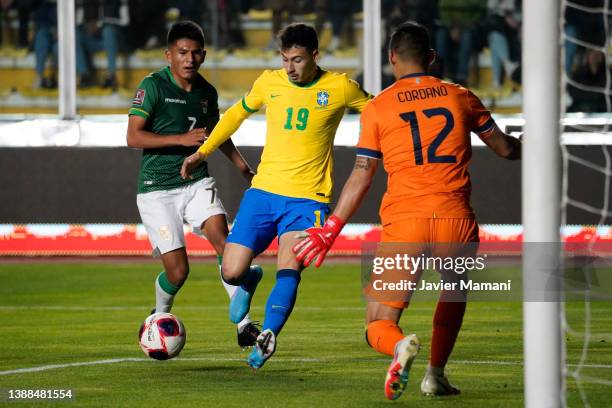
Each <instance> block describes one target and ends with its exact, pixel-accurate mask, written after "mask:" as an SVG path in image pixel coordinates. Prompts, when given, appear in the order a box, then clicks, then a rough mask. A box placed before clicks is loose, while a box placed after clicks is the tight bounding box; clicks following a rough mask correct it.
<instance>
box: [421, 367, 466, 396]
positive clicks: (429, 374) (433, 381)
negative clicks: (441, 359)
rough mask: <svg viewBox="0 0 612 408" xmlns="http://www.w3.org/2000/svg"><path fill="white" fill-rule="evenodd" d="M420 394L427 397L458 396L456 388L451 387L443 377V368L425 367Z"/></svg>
mask: <svg viewBox="0 0 612 408" xmlns="http://www.w3.org/2000/svg"><path fill="white" fill-rule="evenodd" d="M421 392H422V393H423V395H427V396H443V395H458V394H460V393H461V391H459V389H458V388H455V387H453V386H452V385H451V383H450V382H449V381H448V378H446V375H444V368H439V367H432V366H431V365H429V366H427V371H425V377H423V381H421Z"/></svg>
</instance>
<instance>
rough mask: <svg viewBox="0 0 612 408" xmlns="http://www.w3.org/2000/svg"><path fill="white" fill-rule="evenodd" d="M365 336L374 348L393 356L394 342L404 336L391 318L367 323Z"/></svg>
mask: <svg viewBox="0 0 612 408" xmlns="http://www.w3.org/2000/svg"><path fill="white" fill-rule="evenodd" d="M366 337H367V339H368V344H369V345H370V347H372V348H373V349H374V350H376V351H379V352H381V353H383V354H386V355H388V356H393V352H394V351H395V344H396V343H397V342H398V341H400V340H402V339H403V338H404V333H402V329H400V327H399V326H398V325H397V323H395V322H394V321H392V320H375V321H373V322H371V323H369V324H368V328H367V331H366Z"/></svg>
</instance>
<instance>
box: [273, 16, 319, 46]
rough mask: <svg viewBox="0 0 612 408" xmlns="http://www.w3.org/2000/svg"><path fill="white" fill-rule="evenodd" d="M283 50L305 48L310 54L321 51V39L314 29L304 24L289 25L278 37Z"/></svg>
mask: <svg viewBox="0 0 612 408" xmlns="http://www.w3.org/2000/svg"><path fill="white" fill-rule="evenodd" d="M276 39H277V41H278V44H279V46H280V49H281V50H287V49H289V48H291V47H304V48H306V49H307V50H308V52H313V51H315V50H317V49H319V39H318V38H317V32H316V31H315V29H314V28H312V27H311V26H309V25H306V24H303V23H293V24H289V25H288V26H287V27H285V28H283V29H282V30H280V31H279V32H278V34H277V35H276Z"/></svg>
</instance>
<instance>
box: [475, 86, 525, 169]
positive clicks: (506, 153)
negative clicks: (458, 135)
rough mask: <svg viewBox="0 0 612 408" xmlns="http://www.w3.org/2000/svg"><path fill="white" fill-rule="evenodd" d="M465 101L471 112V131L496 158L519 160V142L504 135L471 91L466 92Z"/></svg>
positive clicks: (520, 144)
mask: <svg viewBox="0 0 612 408" xmlns="http://www.w3.org/2000/svg"><path fill="white" fill-rule="evenodd" d="M466 99H467V104H468V105H469V108H470V110H471V130H472V131H473V132H474V133H476V134H477V135H478V137H480V139H481V140H482V141H483V142H484V143H485V144H486V145H487V146H489V148H490V149H491V150H493V151H494V152H495V154H497V155H498V156H500V157H503V158H504V159H508V160H520V158H521V146H522V143H521V140H520V139H517V138H515V137H512V136H510V135H508V134H506V133H504V132H503V131H502V130H501V129H500V128H499V127H498V126H497V124H496V123H495V120H493V118H492V117H491V112H489V111H488V110H487V109H486V108H485V107H484V105H483V104H482V102H481V101H480V99H478V97H477V96H476V95H474V94H473V93H472V92H471V91H468V92H466Z"/></svg>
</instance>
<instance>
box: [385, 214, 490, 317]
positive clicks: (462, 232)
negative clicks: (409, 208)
mask: <svg viewBox="0 0 612 408" xmlns="http://www.w3.org/2000/svg"><path fill="white" fill-rule="evenodd" d="M381 242H395V243H409V244H416V243H422V244H423V249H424V248H425V247H429V248H430V249H431V251H432V255H433V256H445V255H452V254H444V253H440V251H441V252H444V251H446V250H448V248H450V247H449V246H447V245H441V246H439V247H438V249H439V251H436V248H435V246H433V247H432V245H431V244H432V243H461V244H464V243H471V242H473V243H477V242H479V239H478V224H477V223H476V220H475V219H474V218H406V219H403V220H399V221H393V222H391V223H389V224H386V225H383V231H382V237H381ZM411 247H412V245H411ZM418 247H419V245H414V248H418ZM415 276H417V277H418V276H420V273H419V274H416V275H415ZM417 279H418V278H417ZM380 303H382V304H383V305H386V306H390V307H393V308H396V309H403V308H406V307H407V306H408V302H392V301H389V302H380Z"/></svg>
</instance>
